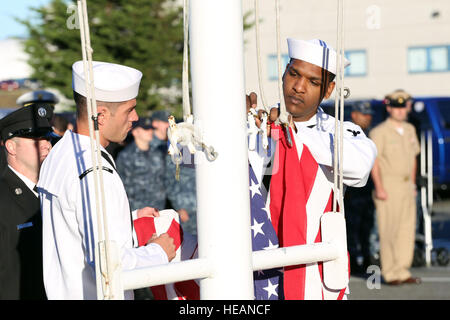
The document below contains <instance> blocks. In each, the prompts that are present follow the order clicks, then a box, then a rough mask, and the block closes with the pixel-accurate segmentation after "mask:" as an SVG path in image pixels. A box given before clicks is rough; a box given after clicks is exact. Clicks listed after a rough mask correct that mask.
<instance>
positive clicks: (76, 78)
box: [72, 61, 142, 102]
mask: <svg viewBox="0 0 450 320" xmlns="http://www.w3.org/2000/svg"><path fill="white" fill-rule="evenodd" d="M92 69H93V72H94V87H95V99H96V100H99V101H105V102H122V101H128V100H132V99H134V98H136V97H137V95H138V93H139V84H140V82H141V78H142V72H140V71H139V70H137V69H134V68H130V67H126V66H123V65H120V64H115V63H109V62H99V61H93V62H92ZM72 88H73V90H74V91H75V92H77V93H78V94H80V95H82V96H85V97H87V91H86V82H85V77H84V66H83V61H77V62H75V63H74V64H73V66H72Z"/></svg>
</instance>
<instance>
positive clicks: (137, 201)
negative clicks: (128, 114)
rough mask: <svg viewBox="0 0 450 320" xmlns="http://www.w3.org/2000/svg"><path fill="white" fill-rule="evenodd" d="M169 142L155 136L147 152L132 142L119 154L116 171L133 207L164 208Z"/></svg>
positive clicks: (132, 208) (133, 208) (134, 208)
mask: <svg viewBox="0 0 450 320" xmlns="http://www.w3.org/2000/svg"><path fill="white" fill-rule="evenodd" d="M166 155H167V143H166V142H165V141H161V140H159V139H157V138H156V137H155V136H154V137H153V139H152V141H151V142H150V148H149V150H147V151H142V150H140V149H138V147H137V146H136V143H134V142H132V143H130V144H129V145H128V146H126V147H125V149H123V150H122V151H121V152H120V153H119V155H118V156H117V160H116V166H117V171H118V172H119V174H120V177H121V178H122V181H123V184H124V186H125V190H126V192H127V195H128V200H129V202H130V207H131V210H136V209H140V208H143V207H146V206H149V207H153V208H157V209H159V210H163V209H165V206H166V187H165V181H164V179H165V171H166Z"/></svg>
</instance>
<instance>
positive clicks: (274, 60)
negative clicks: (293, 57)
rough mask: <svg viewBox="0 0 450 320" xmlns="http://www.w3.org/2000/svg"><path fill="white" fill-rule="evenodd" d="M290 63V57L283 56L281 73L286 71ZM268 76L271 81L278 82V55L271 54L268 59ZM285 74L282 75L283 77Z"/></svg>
mask: <svg viewBox="0 0 450 320" xmlns="http://www.w3.org/2000/svg"><path fill="white" fill-rule="evenodd" d="M288 63H289V55H288V54H282V55H281V72H282V73H283V72H284V70H285V69H286V65H287V64H288ZM267 74H268V76H269V80H270V81H275V80H278V57H277V55H276V54H270V55H269V56H268V59H267ZM282 75H283V74H281V76H282Z"/></svg>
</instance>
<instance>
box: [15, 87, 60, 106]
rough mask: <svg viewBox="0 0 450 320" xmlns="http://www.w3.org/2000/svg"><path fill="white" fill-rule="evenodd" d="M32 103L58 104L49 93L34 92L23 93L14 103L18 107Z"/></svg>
mask: <svg viewBox="0 0 450 320" xmlns="http://www.w3.org/2000/svg"><path fill="white" fill-rule="evenodd" d="M32 102H43V103H44V102H46V103H50V104H57V103H58V102H59V99H58V97H57V96H56V95H55V94H53V93H52V92H50V91H46V90H36V91H30V92H27V93H24V94H22V95H21V96H20V97H18V98H17V100H16V103H17V104H18V105H20V106H24V105H26V104H27V103H32Z"/></svg>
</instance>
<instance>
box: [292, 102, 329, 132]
mask: <svg viewBox="0 0 450 320" xmlns="http://www.w3.org/2000/svg"><path fill="white" fill-rule="evenodd" d="M324 114H325V113H324V111H323V109H322V108H321V107H320V106H319V107H318V108H317V112H316V114H315V115H313V116H312V117H311V119H309V120H307V121H298V122H297V121H296V122H295V126H296V127H297V129H299V128H314V127H315V126H317V124H318V123H319V121H320V119H322V118H323V116H324Z"/></svg>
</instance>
